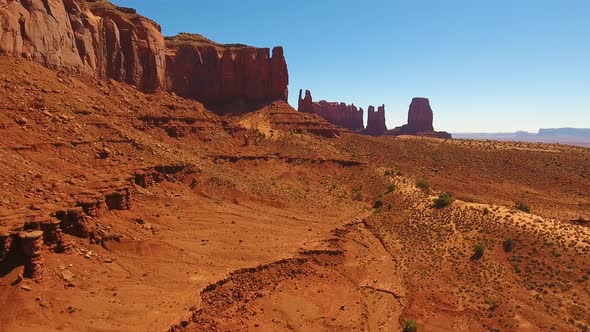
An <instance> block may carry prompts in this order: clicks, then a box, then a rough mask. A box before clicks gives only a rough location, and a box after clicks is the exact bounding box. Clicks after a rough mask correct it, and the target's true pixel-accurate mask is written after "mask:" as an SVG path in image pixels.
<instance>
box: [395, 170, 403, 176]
mask: <svg viewBox="0 0 590 332" xmlns="http://www.w3.org/2000/svg"><path fill="white" fill-rule="evenodd" d="M395 175H397V176H402V175H404V173H402V172H401V171H397V173H395Z"/></svg>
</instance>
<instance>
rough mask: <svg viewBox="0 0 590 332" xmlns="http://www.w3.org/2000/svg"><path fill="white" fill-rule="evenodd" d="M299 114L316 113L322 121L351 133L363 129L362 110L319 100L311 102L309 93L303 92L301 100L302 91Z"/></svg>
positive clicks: (352, 106)
mask: <svg viewBox="0 0 590 332" xmlns="http://www.w3.org/2000/svg"><path fill="white" fill-rule="evenodd" d="M298 110H299V112H304V113H316V114H317V115H319V116H321V117H322V118H323V119H324V120H326V121H328V122H330V123H332V124H334V125H337V126H339V127H342V128H346V129H349V130H353V131H359V130H363V129H364V125H363V109H362V108H361V109H360V110H359V109H358V108H357V107H356V106H354V104H352V105H346V104H345V103H336V102H328V101H325V100H321V101H319V102H313V99H312V97H311V92H309V90H306V91H305V98H302V90H299V108H298Z"/></svg>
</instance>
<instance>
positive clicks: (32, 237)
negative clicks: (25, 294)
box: [18, 231, 45, 281]
mask: <svg viewBox="0 0 590 332" xmlns="http://www.w3.org/2000/svg"><path fill="white" fill-rule="evenodd" d="M18 238H19V240H20V244H21V248H22V253H23V256H24V266H25V271H24V277H25V278H31V279H35V280H38V281H40V280H42V279H43V274H44V272H45V262H44V260H43V258H42V257H41V251H42V249H43V231H23V232H20V233H19V234H18Z"/></svg>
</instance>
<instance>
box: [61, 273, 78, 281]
mask: <svg viewBox="0 0 590 332" xmlns="http://www.w3.org/2000/svg"><path fill="white" fill-rule="evenodd" d="M61 276H62V278H63V279H64V281H67V282H70V281H72V280H74V278H75V277H76V275H75V274H73V273H72V272H71V271H69V270H65V271H62V273H61Z"/></svg>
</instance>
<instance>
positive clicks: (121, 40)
mask: <svg viewBox="0 0 590 332" xmlns="http://www.w3.org/2000/svg"><path fill="white" fill-rule="evenodd" d="M0 5H3V6H2V7H3V8H1V9H0V20H1V21H0V22H1V27H0V53H1V54H3V55H13V56H22V57H25V58H27V59H30V60H33V61H35V62H39V63H41V64H43V65H45V66H47V67H50V68H60V69H66V70H70V71H75V72H78V73H84V74H89V75H92V76H95V77H99V78H112V79H115V80H119V81H122V82H126V83H129V84H132V85H135V86H137V87H138V88H140V89H142V90H144V91H153V90H157V89H159V88H161V87H164V86H165V84H164V83H165V81H164V80H165V57H164V47H165V43H164V38H163V36H162V34H161V32H160V27H159V26H158V25H157V24H156V23H154V22H152V21H150V20H148V19H146V18H144V17H142V16H140V15H137V14H135V13H133V11H129V10H124V9H122V8H120V7H116V6H113V5H111V4H110V3H108V2H104V1H83V0H81V1H76V0H62V1H47V0H28V1H7V0H0Z"/></svg>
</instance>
